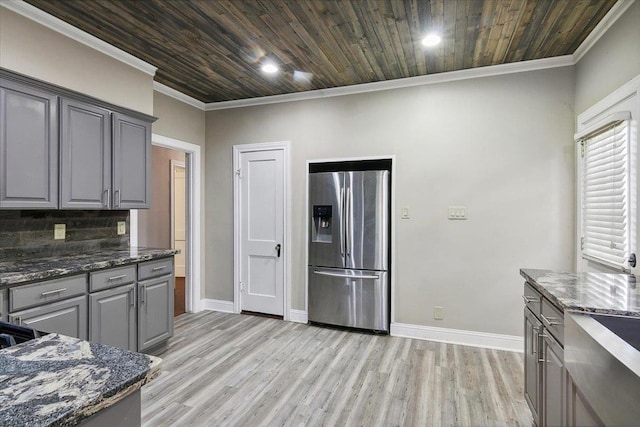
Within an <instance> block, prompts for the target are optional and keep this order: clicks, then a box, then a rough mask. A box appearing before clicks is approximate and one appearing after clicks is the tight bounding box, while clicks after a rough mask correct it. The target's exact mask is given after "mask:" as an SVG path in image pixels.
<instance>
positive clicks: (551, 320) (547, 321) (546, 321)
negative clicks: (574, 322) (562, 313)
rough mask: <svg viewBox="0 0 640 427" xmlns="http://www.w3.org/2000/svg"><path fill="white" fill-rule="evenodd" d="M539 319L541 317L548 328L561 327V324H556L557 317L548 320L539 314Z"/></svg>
mask: <svg viewBox="0 0 640 427" xmlns="http://www.w3.org/2000/svg"><path fill="white" fill-rule="evenodd" d="M540 317H542V320H543V321H544V322H545V323H546V324H548V325H549V326H558V325H561V324H562V323H561V322H558V321H557V320H558V319H557V317H549V318H547V317H545V315H544V314H542V313H540Z"/></svg>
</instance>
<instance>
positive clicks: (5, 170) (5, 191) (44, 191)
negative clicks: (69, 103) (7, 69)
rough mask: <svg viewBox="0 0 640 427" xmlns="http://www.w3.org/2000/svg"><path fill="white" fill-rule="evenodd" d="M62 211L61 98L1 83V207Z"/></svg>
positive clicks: (16, 85) (9, 82)
mask: <svg viewBox="0 0 640 427" xmlns="http://www.w3.org/2000/svg"><path fill="white" fill-rule="evenodd" d="M57 207H58V97H57V96H56V95H54V94H52V93H48V92H45V91H43V90H40V89H38V88H35V87H30V86H26V85H22V84H19V83H16V82H13V81H9V80H5V79H2V80H0V208H4V209H56V208H57Z"/></svg>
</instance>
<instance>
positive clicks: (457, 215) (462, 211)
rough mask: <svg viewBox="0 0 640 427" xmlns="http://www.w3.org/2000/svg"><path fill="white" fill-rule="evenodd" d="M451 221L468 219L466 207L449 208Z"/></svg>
mask: <svg viewBox="0 0 640 427" xmlns="http://www.w3.org/2000/svg"><path fill="white" fill-rule="evenodd" d="M448 218H449V219H467V207H466V206H449V217H448Z"/></svg>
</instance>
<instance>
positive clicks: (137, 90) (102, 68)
mask: <svg viewBox="0 0 640 427" xmlns="http://www.w3.org/2000/svg"><path fill="white" fill-rule="evenodd" d="M0 67H3V68H6V69H9V70H12V71H15V72H17V73H20V74H24V75H27V76H30V77H33V78H36V79H39V80H43V81H46V82H48V83H53V84H56V85H58V86H62V87H65V88H67V89H71V90H75V91H78V92H81V93H84V94H86V95H91V96H93V97H95V98H98V99H101V100H103V101H107V102H110V103H112V104H116V105H120V106H122V107H127V108H130V109H132V110H136V111H140V112H142V113H146V114H153V77H152V76H150V75H149V74H146V73H144V72H142V71H139V70H137V69H135V68H133V67H131V66H129V65H126V64H124V63H122V62H120V61H118V60H116V59H113V58H111V57H109V56H107V55H104V54H102V53H100V52H98V51H96V50H94V49H92V48H90V47H88V46H85V45H83V44H81V43H79V42H76V41H75V40H72V39H70V38H68V37H66V36H64V35H62V34H59V33H57V32H55V31H53V30H51V29H49V28H47V27H45V26H43V25H40V24H38V23H36V22H34V21H31V20H30V19H27V18H25V17H23V16H22V15H19V14H17V13H15V12H12V11H10V10H8V9H6V8H4V7H0Z"/></svg>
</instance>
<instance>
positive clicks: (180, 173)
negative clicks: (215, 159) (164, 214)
mask: <svg viewBox="0 0 640 427" xmlns="http://www.w3.org/2000/svg"><path fill="white" fill-rule="evenodd" d="M171 180H172V181H171V218H172V236H173V248H174V249H179V250H180V253H179V254H177V255H176V256H175V275H176V277H184V276H185V265H186V262H185V260H186V257H185V255H186V254H185V251H186V247H187V246H186V231H185V230H186V225H185V224H186V221H185V216H186V203H185V190H186V187H185V183H186V181H185V166H184V163H180V162H174V161H172V162H171Z"/></svg>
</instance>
